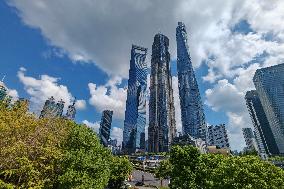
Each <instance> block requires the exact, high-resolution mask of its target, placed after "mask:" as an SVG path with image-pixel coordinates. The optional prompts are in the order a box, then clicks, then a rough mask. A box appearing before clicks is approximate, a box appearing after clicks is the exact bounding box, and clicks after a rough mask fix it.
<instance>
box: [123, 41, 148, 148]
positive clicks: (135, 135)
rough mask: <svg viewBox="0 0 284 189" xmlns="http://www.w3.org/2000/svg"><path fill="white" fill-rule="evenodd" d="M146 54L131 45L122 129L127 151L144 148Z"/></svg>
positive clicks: (144, 51)
mask: <svg viewBox="0 0 284 189" xmlns="http://www.w3.org/2000/svg"><path fill="white" fill-rule="evenodd" d="M146 55H147V49H146V48H143V47H139V46H136V45H132V49H131V59H130V69H129V79H128V90H127V100H126V111H125V120H124V130H123V150H124V151H126V152H128V153H133V152H136V151H144V150H145V126H146V97H147V96H146V95H147V63H146V61H145V59H146Z"/></svg>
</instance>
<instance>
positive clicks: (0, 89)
mask: <svg viewBox="0 0 284 189" xmlns="http://www.w3.org/2000/svg"><path fill="white" fill-rule="evenodd" d="M6 97H7V88H6V86H5V85H4V83H3V82H2V81H0V100H4V99H5V98H6Z"/></svg>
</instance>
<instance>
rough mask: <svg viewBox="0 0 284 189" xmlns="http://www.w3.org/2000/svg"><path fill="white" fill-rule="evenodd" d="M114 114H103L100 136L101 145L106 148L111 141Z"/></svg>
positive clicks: (106, 111) (111, 112)
mask: <svg viewBox="0 0 284 189" xmlns="http://www.w3.org/2000/svg"><path fill="white" fill-rule="evenodd" d="M112 114H113V111H111V110H104V111H103V114H102V119H101V123H100V131H99V132H100V133H99V135H100V139H101V143H102V144H103V145H104V146H108V142H109V139H110V129H111V122H112Z"/></svg>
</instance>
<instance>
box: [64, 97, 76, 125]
mask: <svg viewBox="0 0 284 189" xmlns="http://www.w3.org/2000/svg"><path fill="white" fill-rule="evenodd" d="M75 103H76V100H74V101H73V104H70V105H69V106H68V109H67V112H66V116H65V118H67V119H70V120H74V119H75V115H76V107H75Z"/></svg>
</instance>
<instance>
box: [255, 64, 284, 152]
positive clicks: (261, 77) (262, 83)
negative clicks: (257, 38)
mask: <svg viewBox="0 0 284 189" xmlns="http://www.w3.org/2000/svg"><path fill="white" fill-rule="evenodd" d="M253 81H254V85H255V88H256V90H257V93H258V96H259V98H260V101H261V104H262V106H263V109H264V112H265V115H266V117H267V120H268V122H269V125H270V128H271V131H272V133H273V136H274V139H275V142H276V144H277V147H278V150H279V152H280V153H281V154H284V64H279V65H276V66H271V67H268V68H262V69H258V70H257V71H256V72H255V75H254V78H253Z"/></svg>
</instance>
